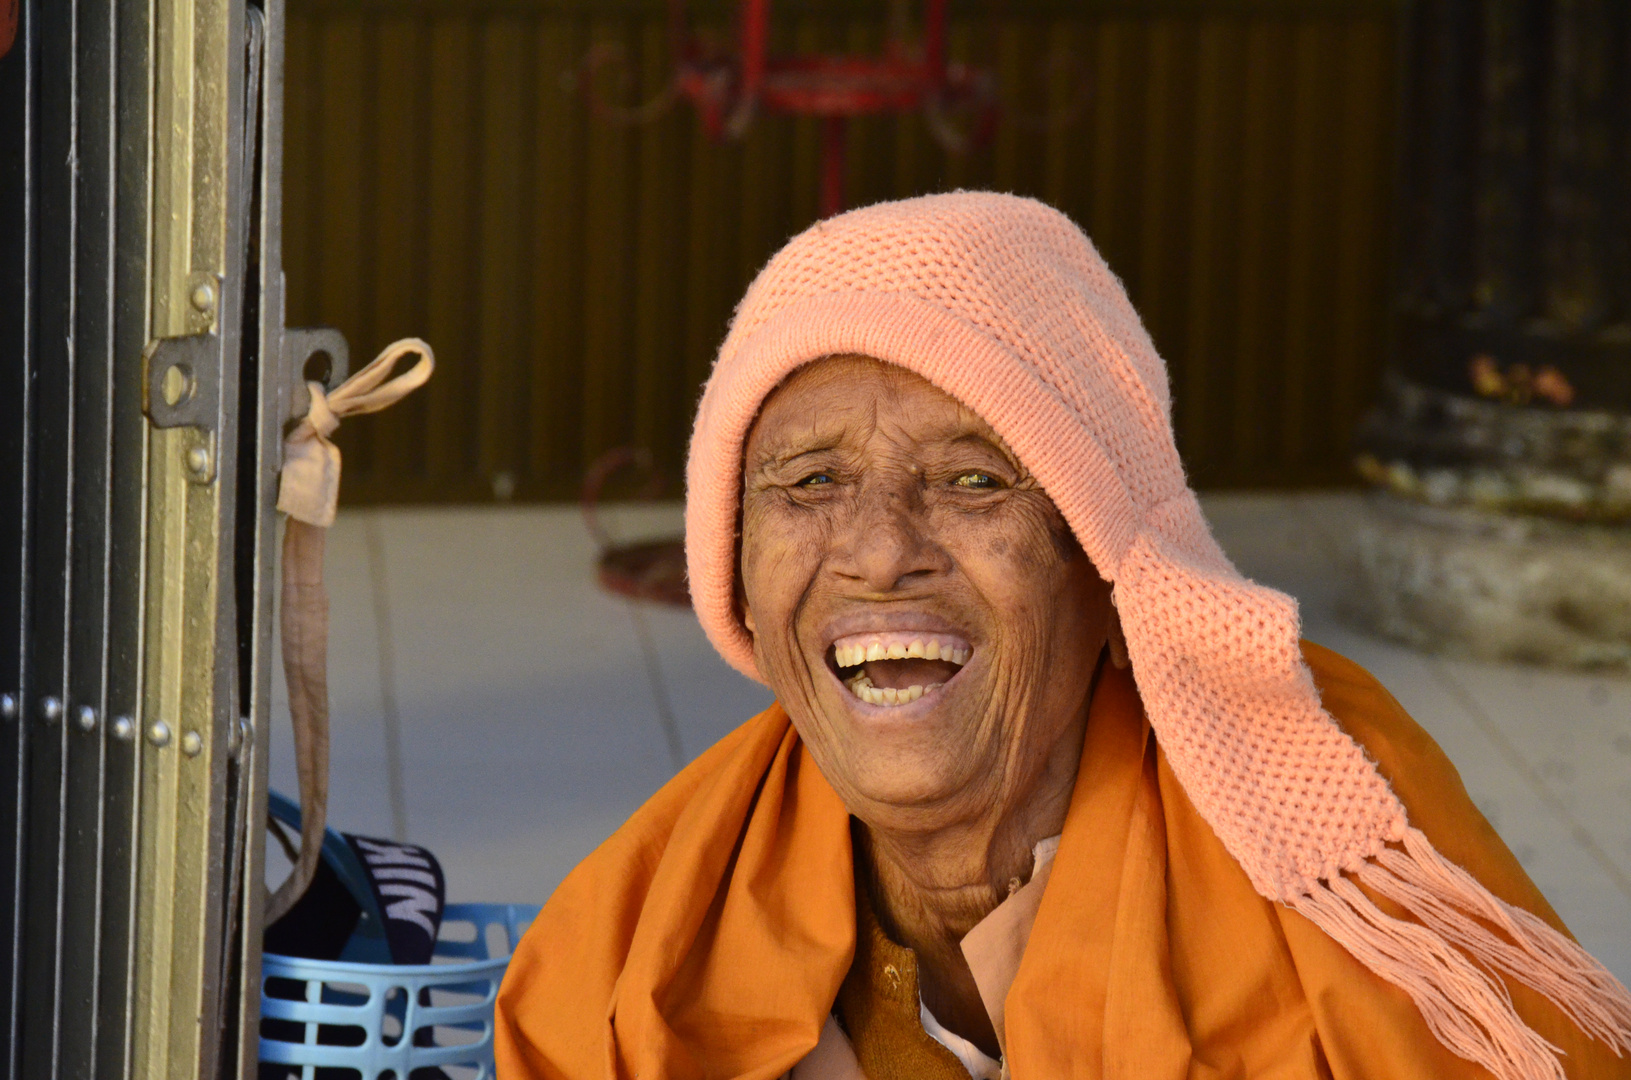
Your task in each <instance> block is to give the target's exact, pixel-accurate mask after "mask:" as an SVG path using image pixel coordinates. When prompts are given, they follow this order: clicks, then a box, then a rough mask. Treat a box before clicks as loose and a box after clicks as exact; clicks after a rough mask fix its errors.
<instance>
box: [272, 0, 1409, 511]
mask: <svg viewBox="0 0 1631 1080" xmlns="http://www.w3.org/2000/svg"><path fill="white" fill-rule="evenodd" d="M692 8H693V12H694V15H695V22H696V23H697V25H698V26H699V27H702V28H705V29H711V30H712V31H713V32H714V33H716V34H718V35H720V36H721V38H722V39H727V38H728V33H729V28H730V25H731V19H730V10H731V8H730V7H729V6H728V5H725V4H722V3H719V2H717V0H715V2H712V3H708V4H700V5H699V4H693V5H692ZM918 9H919V5H917V4H911V5H909V11H910V12H911V14H912V15H913V17H914V18H915V15H916V12H917V11H918ZM665 10H666V7H665V5H663V4H662V3H657V2H649V0H647V2H635V0H487V2H474V0H472V2H462V3H461V2H455V0H419V2H414V0H394V2H387V0H291V2H290V17H289V37H288V88H287V99H286V100H287V109H288V116H287V140H286V154H287V161H286V165H285V177H286V181H285V182H286V220H285V240H284V242H285V262H286V266H287V271H288V277H289V309H290V310H289V318H290V322H291V325H314V324H329V325H333V326H337V327H339V328H341V329H342V330H344V331H345V333H346V334H347V336H348V337H349V338H350V340H351V343H352V349H353V352H354V353H355V354H357V357H358V359H359V360H360V359H366V355H371V354H372V353H373V351H374V350H376V349H378V348H379V347H381V346H382V345H383V344H385V343H387V342H388V341H389V340H391V339H393V338H395V337H398V336H402V335H407V334H418V335H421V336H423V337H425V338H427V339H428V340H429V341H430V342H431V343H432V344H433V345H434V346H435V347H436V350H437V356H438V361H439V364H440V366H439V369H438V371H437V375H436V378H435V380H434V381H433V383H432V384H431V386H430V387H429V388H428V389H427V390H426V391H424V392H422V393H421V395H418V396H416V397H415V398H413V399H411V400H410V401H409V402H407V403H405V404H403V405H400V406H398V407H397V408H396V409H394V410H392V411H391V412H389V413H386V414H382V415H380V416H378V417H372V418H368V419H365V420H358V421H353V422H351V423H349V424H348V425H347V426H346V427H345V428H344V429H343V430H342V432H341V442H342V445H343V447H344V449H345V452H346V455H347V456H346V481H345V497H346V499H347V501H348V502H353V503H361V502H387V501H389V502H424V501H484V500H491V499H494V498H495V497H496V496H495V490H497V491H500V492H502V491H505V490H508V491H510V492H511V493H512V495H513V497H514V498H519V499H562V498H571V497H573V496H575V495H576V494H577V491H578V487H579V484H580V481H581V477H582V475H583V469H584V467H585V465H586V464H587V463H588V462H590V461H592V460H593V459H594V458H595V457H596V456H597V455H598V454H600V453H601V452H603V451H604V450H606V449H607V448H610V447H614V446H619V445H624V444H638V445H642V446H646V447H649V448H651V449H652V450H653V451H654V452H655V455H656V459H657V461H658V462H659V465H660V468H661V469H662V470H663V471H664V472H665V473H666V474H667V475H668V477H669V478H670V480H671V481H674V482H675V485H676V486H675V487H674V488H673V489H672V490H674V491H677V480H678V477H679V475H680V471H681V465H682V461H683V454H684V444H685V438H686V434H687V429H688V425H689V422H690V418H691V412H692V409H693V407H694V405H695V401H696V397H697V394H698V390H699V387H700V385H701V382H702V380H703V378H704V377H705V376H706V374H707V371H708V367H709V364H710V362H711V360H712V355H713V350H714V348H715V347H716V345H717V344H718V342H719V339H720V338H721V336H722V335H723V333H724V330H725V325H726V320H727V319H728V317H729V315H730V311H731V307H732V305H733V304H734V303H735V301H736V299H737V298H738V296H739V295H740V294H741V292H742V290H743V288H744V287H745V285H746V284H747V282H748V280H749V279H750V278H751V276H752V275H753V273H754V271H755V270H756V269H757V268H758V267H759V266H760V265H761V264H762V263H763V262H764V260H765V259H766V258H767V257H768V256H769V255H770V254H771V253H772V252H773V251H774V250H775V249H776V248H777V247H778V246H779V245H780V244H781V243H782V242H783V241H784V240H785V239H786V238H787V237H788V236H789V235H791V234H792V233H794V232H796V231H798V230H799V229H801V228H803V227H804V226H805V225H807V224H808V223H809V222H810V221H811V220H813V218H814V215H815V205H816V182H817V130H816V126H815V124H814V123H813V122H811V121H808V120H792V119H786V118H779V117H766V118H762V119H761V120H760V121H759V122H758V123H757V124H756V126H755V127H754V128H753V130H752V132H751V133H750V135H749V136H748V138H747V139H746V140H745V141H743V142H740V143H732V144H725V145H716V144H713V143H710V142H709V141H707V139H706V138H705V137H704V136H703V135H702V133H701V131H700V130H699V126H698V124H697V122H696V120H695V118H694V115H693V113H692V112H691V111H690V110H689V109H688V108H687V107H686V106H684V105H678V106H676V107H675V108H673V109H671V110H670V111H668V112H666V113H664V114H663V115H662V116H661V117H660V118H658V119H657V120H656V121H655V122H653V123H650V124H646V125H643V126H634V127H629V126H618V125H615V124H612V123H608V122H605V121H602V120H598V119H595V118H592V117H591V116H590V114H589V109H588V108H587V106H586V104H585V101H584V100H583V98H582V97H581V96H580V95H579V94H578V93H577V92H576V91H575V90H573V89H572V88H571V85H572V79H571V77H570V73H571V72H572V70H573V69H574V66H575V65H577V64H578V63H579V61H580V60H581V59H582V58H583V57H584V56H585V54H586V53H587V52H588V51H589V49H590V48H591V46H594V45H596V44H597V43H602V42H616V43H618V44H619V45H620V46H621V47H622V48H623V49H624V50H625V53H626V55H627V56H628V57H629V60H630V66H631V69H632V71H633V74H634V78H633V80H632V83H634V84H635V85H630V86H628V87H625V88H624V89H625V92H626V100H630V101H633V100H636V99H641V98H644V97H646V96H648V95H650V94H652V93H655V92H656V91H657V90H659V89H660V88H661V86H662V85H663V82H664V79H665V72H666V63H667V59H666V53H667V42H666V33H665ZM888 10H889V9H888V6H887V5H884V4H881V3H861V2H844V0H839V2H825V3H823V2H816V0H805V2H802V3H794V2H790V0H782V2H780V3H776V4H774V5H773V11H774V17H773V18H774V22H773V27H774V46H775V47H776V48H777V49H778V50H781V51H786V50H793V49H798V50H827V51H836V50H854V51H873V50H876V49H877V48H878V46H879V45H880V43H881V41H882V37H883V33H884V29H885V24H886V21H887V12H888ZM950 36H951V51H952V55H953V58H954V59H959V60H964V61H967V62H971V63H975V64H979V65H984V66H987V67H989V68H991V69H993V70H994V71H995V72H996V73H997V75H998V77H999V80H1000V83H1001V86H1002V93H1003V97H1004V99H1005V101H1006V102H1007V104H1008V108H1009V115H1010V119H1009V120H1008V121H1007V122H1005V123H1004V124H1002V126H1001V127H1000V128H999V131H998V134H997V137H996V139H995V141H994V142H993V143H992V144H991V145H990V146H988V147H987V148H985V149H983V150H979V151H976V152H974V153H972V154H970V155H969V156H967V157H964V158H959V157H954V156H949V155H947V154H946V153H945V152H943V151H942V150H941V149H940V148H939V146H938V145H937V143H936V142H935V141H934V139H933V138H932V136H931V135H930V133H929V131H928V128H927V126H926V125H925V122H924V120H923V119H922V118H921V117H920V116H916V115H911V116H902V117H890V118H879V119H870V120H865V121H860V122H857V123H855V124H853V125H852V126H851V129H850V140H849V143H848V173H847V179H846V185H847V199H848V202H849V204H850V205H859V204H862V203H866V202H871V201H874V200H878V199H885V198H894V197H899V196H904V195H911V194H915V193H919V192H927V191H936V190H943V189H947V188H954V187H990V188H998V189H1003V190H1009V191H1016V192H1022V193H1026V194H1031V195H1035V196H1037V197H1039V198H1042V199H1045V200H1047V201H1049V202H1051V203H1053V204H1054V205H1056V206H1058V207H1060V208H1061V209H1063V210H1064V211H1066V212H1067V213H1069V214H1070V215H1071V216H1072V217H1074V218H1075V219H1076V220H1077V221H1079V222H1080V223H1081V224H1082V225H1083V226H1084V227H1085V228H1086V229H1087V231H1088V233H1089V235H1091V236H1092V237H1093V239H1094V241H1095V242H1096V243H1097V244H1098V245H1099V247H1100V249H1101V250H1102V251H1103V253H1104V255H1105V257H1106V258H1107V259H1108V260H1109V262H1110V265H1111V266H1112V267H1113V268H1114V269H1115V270H1116V271H1117V273H1119V274H1120V275H1121V276H1122V278H1123V279H1124V280H1125V281H1126V283H1127V286H1128V288H1129V290H1130V291H1131V293H1132V296H1133V299H1134V301H1135V303H1137V305H1138V307H1139V309H1140V310H1141V311H1142V312H1143V314H1144V318H1145V320H1146V322H1147V323H1148V325H1149V327H1150V331H1151V333H1152V334H1153V336H1154V338H1155V342H1156V344H1157V346H1158V347H1159V348H1160V349H1161V351H1162V352H1163V354H1164V355H1165V356H1166V357H1167V360H1168V362H1169V364H1170V365H1171V368H1172V377H1173V388H1174V398H1175V402H1176V406H1175V407H1176V411H1177V412H1176V415H1177V429H1178V438H1179V444H1180V447H1181V448H1182V450H1183V452H1184V456H1185V459H1186V461H1187V462H1188V464H1189V468H1190V471H1191V473H1192V475H1193V478H1194V480H1195V482H1196V483H1197V484H1199V485H1203V486H1214V487H1215V486H1259V485H1262V486H1285V485H1297V484H1317V483H1331V482H1343V481H1345V480H1346V479H1347V478H1348V476H1349V466H1348V439H1349V434H1350V432H1351V430H1352V428H1353V425H1354V422H1355V420H1356V418H1357V417H1358V415H1359V414H1360V413H1361V412H1362V411H1363V410H1364V409H1365V408H1366V407H1367V406H1368V405H1369V403H1370V401H1371V399H1372V397H1373V395H1374V392H1375V388H1376V386H1377V383H1378V379H1379V372H1380V367H1381V360H1382V353H1383V332H1382V331H1383V322H1384V314H1385V301H1386V288H1387V282H1388V265H1389V255H1388V253H1389V250H1390V239H1389V207H1390V201H1391V191H1392V183H1391V178H1392V176H1393V149H1392V129H1393V117H1394V108H1395V87H1394V82H1395V80H1394V61H1395V57H1394V49H1395V38H1396V6H1395V5H1394V4H1393V3H1384V2H1379V0H1373V2H1369V3H1357V2H1356V3H1342V2H1336V0H1332V2H1319V0H1303V2H1292V0H1278V2H1276V0H1258V2H1247V0H1212V2H1206V0H1168V2H1164V3H1162V2H1146V3H1135V2H1130V0H1129V2H1120V3H1099V2H1094V0H1078V2H1073V3H1066V2H1052V3H1049V2H1040V0H1029V2H1027V0H1010V2H990V0H988V2H985V3H957V2H955V0H954V3H953V6H952V26H951V31H950ZM365 354H366V355H365Z"/></svg>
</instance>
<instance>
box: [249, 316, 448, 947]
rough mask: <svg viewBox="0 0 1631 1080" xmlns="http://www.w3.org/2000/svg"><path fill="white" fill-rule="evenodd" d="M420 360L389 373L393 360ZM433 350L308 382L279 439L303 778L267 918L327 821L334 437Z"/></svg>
mask: <svg viewBox="0 0 1631 1080" xmlns="http://www.w3.org/2000/svg"><path fill="white" fill-rule="evenodd" d="M411 353H418V354H419V359H418V361H416V362H415V363H414V365H413V366H412V367H410V368H408V370H406V371H404V372H403V373H402V374H400V375H397V376H396V377H394V378H392V377H391V373H392V371H393V370H394V369H395V368H396V364H397V361H398V360H400V359H402V357H404V356H407V355H409V354H411ZM435 369H436V358H435V354H433V353H432V352H431V348H430V346H429V345H427V344H425V343H424V342H423V341H420V340H419V339H418V338H403V339H402V340H401V341H398V342H396V343H395V344H394V345H391V346H388V347H387V348H386V349H385V351H383V352H381V353H380V354H379V355H378V356H377V357H375V358H374V360H373V362H372V363H370V364H369V365H368V366H367V367H365V368H363V369H362V370H361V371H359V372H357V373H356V374H355V375H353V376H351V377H350V378H349V379H347V380H346V381H345V382H343V383H341V384H340V385H339V386H338V387H336V388H335V389H334V391H333V392H332V393H329V392H327V391H326V390H324V388H323V384H322V383H319V382H308V383H307V384H306V388H307V389H308V390H309V391H310V392H311V408H310V409H308V410H307V412H306V415H305V416H304V417H303V418H302V419H301V420H300V421H299V422H298V423H297V424H296V425H295V426H294V429H293V430H292V431H290V432H289V434H288V435H287V436H285V437H284V440H283V470H282V473H281V474H280V477H279V484H278V500H277V508H278V509H279V510H280V511H282V512H283V513H285V514H287V515H288V521H287V523H286V524H285V525H284V528H283V598H282V603H283V612H282V633H283V674H284V678H285V679H286V680H287V681H288V685H289V716H290V719H291V720H292V721H293V724H294V747H295V771H296V774H297V776H298V777H299V780H300V856H299V859H298V860H297V861H296V863H295V867H294V870H293V871H291V872H290V874H289V877H288V878H287V879H286V880H285V881H284V882H283V884H282V885H279V886H278V889H277V892H275V893H273V894H272V895H271V896H270V898H268V900H267V902H266V924H267V925H268V926H270V925H271V924H272V923H274V922H276V921H277V920H278V918H279V917H281V916H282V915H283V913H284V912H286V911H288V910H289V909H290V908H291V907H293V906H294V904H295V901H297V900H299V899H300V897H301V896H302V895H303V894H304V893H305V891H306V888H307V886H309V885H310V884H311V879H312V875H313V874H315V873H316V872H317V860H318V858H319V856H320V855H321V853H322V846H323V829H324V827H325V826H326V825H327V823H328V590H327V589H325V588H324V586H323V545H324V540H325V538H326V536H327V529H328V527H329V526H330V525H333V524H334V514H335V510H336V508H337V506H338V504H339V499H340V448H339V447H337V446H335V445H334V443H333V441H332V440H331V439H330V438H329V436H331V435H333V434H334V430H335V429H336V428H338V427H339V426H340V421H341V420H342V419H344V418H345V417H347V416H360V415H362V414H364V413H371V412H378V411H379V410H381V409H384V408H386V407H388V406H391V405H394V404H396V403H397V402H398V401H401V400H402V399H403V398H404V397H406V396H408V395H409V394H411V393H413V391H415V390H417V389H419V388H420V387H421V386H423V385H425V383H426V382H427V381H428V380H429V379H430V376H431V372H433V371H434V370H435Z"/></svg>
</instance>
